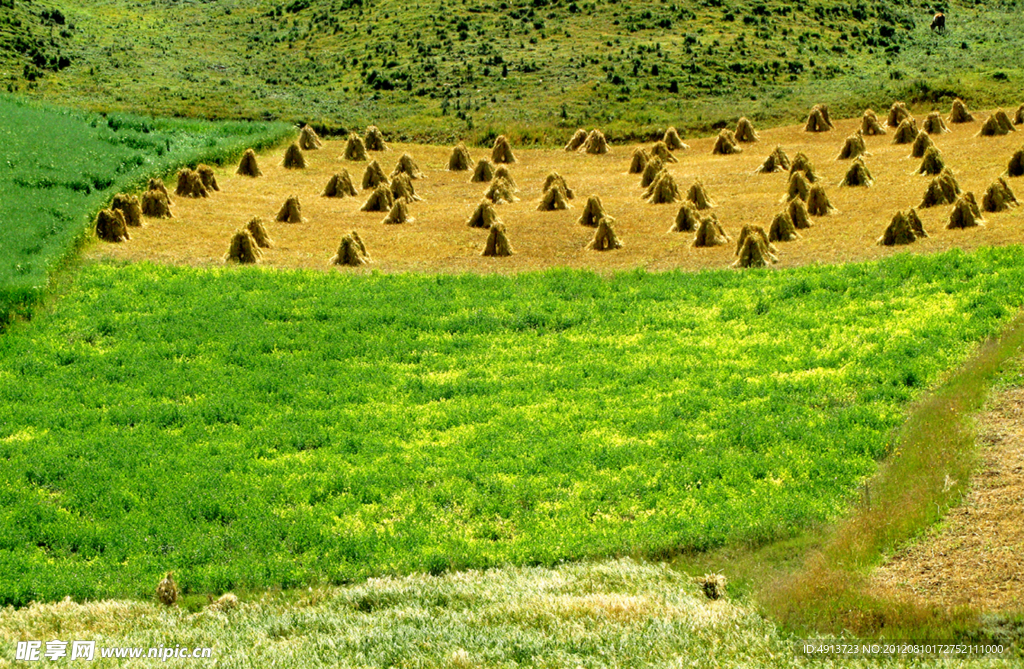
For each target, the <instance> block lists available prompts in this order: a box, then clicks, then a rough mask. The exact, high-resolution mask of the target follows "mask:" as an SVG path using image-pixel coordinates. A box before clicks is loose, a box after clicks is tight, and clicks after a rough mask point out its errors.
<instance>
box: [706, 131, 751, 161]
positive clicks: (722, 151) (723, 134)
mask: <svg viewBox="0 0 1024 669" xmlns="http://www.w3.org/2000/svg"><path fill="white" fill-rule="evenodd" d="M742 152H743V149H741V148H740V146H739V144H737V143H736V135H734V134H733V132H732V130H727V129H726V128H722V129H721V130H720V131H719V132H718V137H717V138H716V139H715V145H714V146H713V147H711V153H712V154H714V155H716V156H729V155H732V154H734V153H742Z"/></svg>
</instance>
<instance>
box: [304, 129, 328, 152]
mask: <svg viewBox="0 0 1024 669" xmlns="http://www.w3.org/2000/svg"><path fill="white" fill-rule="evenodd" d="M323 145H324V143H323V142H321V141H320V137H319V135H317V134H316V131H315V130H313V128H311V127H309V126H308V125H304V126H302V132H300V133H299V147H301V148H302V150H303V151H315V150H316V149H319V148H320V147H321V146H323Z"/></svg>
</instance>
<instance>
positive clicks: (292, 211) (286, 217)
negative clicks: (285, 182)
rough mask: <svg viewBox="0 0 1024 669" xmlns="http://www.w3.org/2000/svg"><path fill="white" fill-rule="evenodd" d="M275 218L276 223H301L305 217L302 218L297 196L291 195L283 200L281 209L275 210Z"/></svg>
mask: <svg viewBox="0 0 1024 669" xmlns="http://www.w3.org/2000/svg"><path fill="white" fill-rule="evenodd" d="M275 220H276V221H277V222H278V223H302V222H303V221H305V220H306V219H304V218H302V205H301V204H299V198H297V197H295V196H294V195H292V196H291V197H290V198H288V199H287V200H285V203H284V205H282V207H281V210H280V211H278V212H277V218H276V219H275Z"/></svg>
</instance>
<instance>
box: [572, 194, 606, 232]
mask: <svg viewBox="0 0 1024 669" xmlns="http://www.w3.org/2000/svg"><path fill="white" fill-rule="evenodd" d="M604 216H605V211H604V205H603V204H602V203H601V198H600V197H598V196H597V195H591V196H590V197H589V198H587V204H586V205H585V206H584V207H583V213H582V214H580V217H579V219H577V220H576V223H577V224H578V225H585V226H587V227H588V228H596V227H597V224H598V222H599V221H600V220H601V219H602V218H604Z"/></svg>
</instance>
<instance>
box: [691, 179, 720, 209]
mask: <svg viewBox="0 0 1024 669" xmlns="http://www.w3.org/2000/svg"><path fill="white" fill-rule="evenodd" d="M686 199H687V200H689V201H690V202H692V203H693V205H694V206H695V207H697V209H710V208H711V207H715V206H717V205H716V204H715V202H714V200H712V199H711V198H710V197H708V192H707V191H706V190H705V189H704V184H703V182H701V181H700V180H699V179H698V180H697V181H694V182H693V185H692V186H690V190H689V191H687V193H686Z"/></svg>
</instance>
